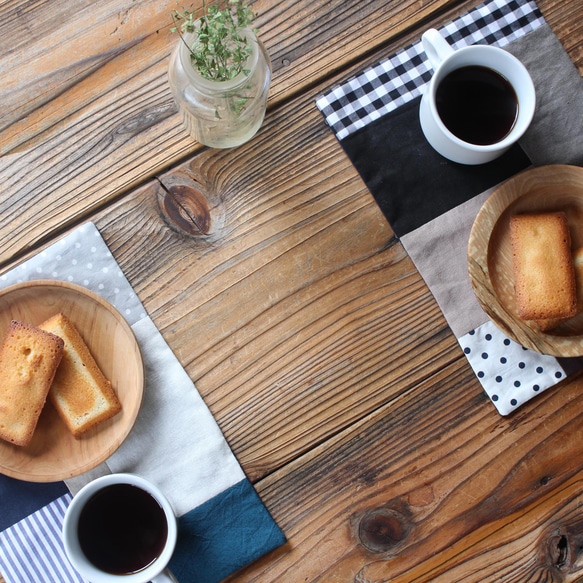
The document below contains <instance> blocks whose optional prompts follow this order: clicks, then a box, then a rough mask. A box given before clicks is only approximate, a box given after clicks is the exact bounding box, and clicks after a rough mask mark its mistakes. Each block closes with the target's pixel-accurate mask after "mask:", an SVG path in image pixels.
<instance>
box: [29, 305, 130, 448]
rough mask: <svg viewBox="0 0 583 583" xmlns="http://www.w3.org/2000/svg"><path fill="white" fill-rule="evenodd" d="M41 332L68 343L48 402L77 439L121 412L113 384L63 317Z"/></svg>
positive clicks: (47, 324)
mask: <svg viewBox="0 0 583 583" xmlns="http://www.w3.org/2000/svg"><path fill="white" fill-rule="evenodd" d="M39 328H42V329H43V330H47V331H48V332H52V333H53V334H56V335H57V336H59V337H61V338H62V339H63V340H64V341H65V349H64V352H63V358H62V360H61V364H60V365H59V368H58V370H57V374H56V375H55V378H54V380H53V385H52V387H51V390H50V392H49V399H50V400H51V402H52V403H53V405H54V406H55V407H56V409H57V411H58V412H59V415H60V416H61V418H62V419H63V421H64V422H65V424H66V425H67V427H68V428H69V430H70V431H71V433H72V434H73V435H74V436H75V437H78V436H79V435H81V434H82V433H85V432H86V431H88V430H89V429H91V428H92V427H95V426H96V425H98V424H99V423H102V422H104V421H106V420H107V419H110V418H111V417H113V416H114V415H116V414H117V413H118V412H119V411H120V410H121V404H120V402H119V400H118V398H117V397H116V395H115V393H114V391H113V389H112V388H111V383H110V382H109V381H108V380H107V379H106V378H105V376H104V375H103V373H102V372H101V370H100V368H99V367H98V365H97V363H96V362H95V359H94V358H93V356H92V355H91V353H90V352H89V349H88V348H87V345H86V344H85V342H84V341H83V338H81V335H80V334H79V332H78V331H77V329H76V328H75V326H74V325H73V324H72V323H71V321H70V320H69V319H68V318H67V317H66V316H65V315H64V314H57V315H55V316H53V317H52V318H49V319H48V320H47V321H46V322H43V323H42V324H41V325H40V326H39Z"/></svg>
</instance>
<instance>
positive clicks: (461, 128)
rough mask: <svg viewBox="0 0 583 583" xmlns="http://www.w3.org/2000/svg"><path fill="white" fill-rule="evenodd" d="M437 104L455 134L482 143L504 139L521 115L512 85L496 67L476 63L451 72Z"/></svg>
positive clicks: (436, 99)
mask: <svg viewBox="0 0 583 583" xmlns="http://www.w3.org/2000/svg"><path fill="white" fill-rule="evenodd" d="M435 105H436V107H437V113H438V114H439V117H440V118H441V121H443V123H444V125H445V127H446V128H447V129H448V130H449V131H450V132H451V133H452V134H453V135H454V136H456V137H458V138H459V139H460V140H463V141H464V142H468V143H470V144H477V145H480V146H485V145H490V144H495V143H497V142H500V141H502V140H503V139H504V138H505V137H506V136H507V135H508V134H509V133H510V132H511V131H512V128H513V127H514V124H515V122H516V119H517V117H518V99H517V97H516V93H515V91H514V88H513V87H512V85H511V84H510V83H509V82H508V80H507V79H506V78H505V77H504V76H502V75H501V74H500V73H498V72H497V71H494V70H493V69H490V68H488V67H483V66H477V65H476V66H474V65H471V66H466V67H460V68H459V69H454V70H453V71H451V72H450V73H448V74H447V75H446V76H445V77H444V78H443V79H442V80H441V82H440V83H439V85H438V86H437V90H436V93H435Z"/></svg>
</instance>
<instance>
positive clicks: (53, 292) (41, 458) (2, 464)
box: [0, 281, 144, 482]
mask: <svg viewBox="0 0 583 583" xmlns="http://www.w3.org/2000/svg"><path fill="white" fill-rule="evenodd" d="M58 312H63V313H64V314H65V315H66V316H68V317H69V319H70V320H71V321H72V322H73V324H75V326H76V328H77V329H78V331H79V333H80V334H81V336H82V337H83V339H84V340H85V342H86V344H87V346H88V347H89V350H90V351H91V353H92V355H93V357H94V358H95V360H96V362H97V364H98V365H99V367H100V368H101V370H102V371H103V374H104V375H105V376H106V378H108V379H109V380H110V381H111V384H112V386H113V389H114V391H115V392H116V394H117V396H118V398H119V400H120V402H121V405H122V410H121V412H120V413H118V414H117V415H116V416H115V417H113V418H112V419H110V420H108V421H105V422H104V423H102V424H101V425H99V426H97V427H95V428H93V429H91V430H89V431H88V432H87V433H86V434H84V435H82V436H81V437H79V438H75V437H73V435H72V434H71V433H70V432H69V430H68V429H67V427H66V426H65V424H64V423H63V421H62V420H61V419H60V417H59V415H58V414H57V411H56V409H54V408H53V406H52V405H51V404H50V402H49V401H48V400H47V403H46V404H45V407H44V409H43V412H42V413H41V416H40V418H39V422H38V425H37V427H36V430H35V432H34V435H33V438H32V441H31V442H30V443H29V444H28V446H26V447H19V446H16V445H12V444H10V443H8V442H6V441H3V440H0V472H1V473H3V474H6V475H7V476H11V477H13V478H18V479H21V480H28V481H31V482H53V481H57V480H64V479H66V478H71V477H73V476H77V475H79V474H82V473H83V472H86V471H88V470H91V469H92V468H94V467H95V466H97V465H99V464H100V463H101V462H103V461H105V460H106V459H107V458H108V457H109V456H110V455H111V454H112V453H113V452H114V451H115V450H116V449H117V448H118V447H119V446H120V445H121V443H122V442H123V440H124V439H125V438H126V437H127V435H128V433H129V432H130V430H131V428H132V426H133V425H134V422H135V420H136V418H137V416H138V412H139V409H140V405H141V403H142V396H143V392H144V365H143V361H142V355H141V352H140V347H139V345H138V342H137V340H136V338H135V336H134V333H133V331H132V329H131V328H130V326H129V324H128V323H127V322H126V321H125V319H124V318H123V317H122V316H121V315H120V314H119V312H118V311H117V310H116V309H115V308H113V306H111V305H110V304H109V303H108V302H106V301H105V300H104V299H103V298H101V297H100V296H98V295H97V294H94V293H92V292H90V291H89V290H86V289H85V288H82V287H80V286H77V285H73V284H70V283H65V282H58V281H30V282H26V283H22V284H17V285H13V286H11V287H8V288H6V289H4V290H2V291H0V338H1V337H2V336H3V335H4V333H5V331H6V329H7V328H8V325H9V323H10V321H11V320H20V321H23V322H28V323H30V324H34V325H38V324H41V323H42V322H44V321H45V320H46V319H47V318H49V317H50V316H52V315H54V314H56V313H58Z"/></svg>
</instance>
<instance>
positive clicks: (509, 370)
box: [458, 321, 567, 415]
mask: <svg viewBox="0 0 583 583" xmlns="http://www.w3.org/2000/svg"><path fill="white" fill-rule="evenodd" d="M458 341H459V343H460V346H461V347H462V350H463V351H464V354H465V355H466V358H467V359H468V362H469V363H470V366H471V367H472V369H473V371H474V373H475V374H476V376H477V377H478V379H479V380H480V383H481V384H482V386H483V387H484V390H485V391H486V393H487V394H488V396H489V397H490V399H491V400H492V402H493V403H494V405H495V406H496V408H497V409H498V411H499V412H500V413H501V414H502V415H508V414H509V413H511V412H512V411H514V410H515V409H516V408H517V407H520V405H522V404H524V403H525V402H526V401H528V400H530V399H532V397H534V396H535V395H536V394H537V393H540V392H542V391H544V390H545V389H548V388H549V387H552V386H553V385H555V384H557V383H558V382H560V381H561V380H562V379H564V378H565V377H566V376H567V375H566V373H565V371H564V370H563V368H562V366H561V365H560V364H559V362H558V361H557V359H556V358H554V357H552V356H546V355H544V354H539V353H538V352H533V351H532V350H527V349H526V348H524V347H523V346H521V345H520V344H518V343H516V342H514V341H513V340H511V339H510V338H508V337H507V336H506V335H505V334H503V333H502V332H501V331H500V330H498V328H496V326H494V324H493V323H492V322H490V321H488V322H486V323H485V324H483V325H482V326H480V327H479V328H476V329H475V330H472V331H471V332H469V333H468V334H466V335H465V336H462V337H461V338H459V339H458Z"/></svg>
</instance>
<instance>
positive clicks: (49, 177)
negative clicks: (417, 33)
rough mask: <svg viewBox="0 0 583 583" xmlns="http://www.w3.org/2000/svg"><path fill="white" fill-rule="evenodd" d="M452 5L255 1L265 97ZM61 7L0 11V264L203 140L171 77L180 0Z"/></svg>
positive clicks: (10, 6)
mask: <svg viewBox="0 0 583 583" xmlns="http://www.w3.org/2000/svg"><path fill="white" fill-rule="evenodd" d="M449 2H451V0H433V1H432V2H425V3H422V4H420V3H419V2H417V1H415V0H405V1H401V0H399V1H397V0H389V1H387V0H374V1H373V2H366V3H362V2H358V1H357V0H351V1H350V2H344V1H340V0H337V1H335V2H332V3H331V2H329V1H328V0H326V1H324V0H318V2H313V1H311V0H302V1H301V2H284V3H282V2H278V1H276V0H269V1H268V0H261V1H258V2H255V3H254V4H253V6H254V8H255V9H256V10H257V12H258V13H259V18H258V20H257V27H258V28H259V31H260V36H261V38H262V39H263V40H264V41H265V44H266V46H267V49H268V51H269V52H271V53H272V54H273V60H274V76H273V84H272V89H271V101H270V103H271V104H272V105H271V106H273V104H276V103H279V102H281V101H282V100H285V99H288V98H290V97H291V96H292V95H293V94H294V93H295V92H299V91H301V90H302V89H304V88H306V87H308V86H310V85H312V84H314V83H317V82H318V81H319V80H321V79H323V78H325V77H326V76H328V75H330V74H331V73H332V72H334V71H335V70H337V69H338V67H340V66H342V65H343V64H344V63H346V62H348V61H349V60H353V61H356V60H358V59H359V57H361V56H362V55H365V54H367V53H368V52H370V51H372V50H374V49H375V48H376V47H377V46H378V44H379V42H384V41H385V40H386V39H388V38H390V37H391V36H394V35H396V34H399V33H401V32H402V31H403V30H404V29H405V27H407V26H413V24H414V23H415V22H416V21H417V19H418V18H419V17H420V16H423V15H428V14H429V13H430V12H431V11H432V10H436V9H440V8H441V7H442V6H444V5H447V4H448V3H449ZM66 6H69V5H67V4H63V5H61V7H60V9H59V10H58V11H57V12H56V13H55V15H54V17H53V12H52V10H53V7H52V3H51V5H50V6H49V5H48V4H47V3H39V4H34V5H32V6H31V5H30V3H28V2H21V1H18V0H14V1H12V2H9V3H6V4H5V5H4V6H3V12H2V13H0V16H1V17H2V18H0V38H2V39H4V40H3V44H2V48H1V49H0V56H2V57H3V68H2V72H0V86H2V87H3V88H4V87H5V88H6V89H3V92H6V103H7V106H6V111H5V112H3V116H4V121H3V122H0V124H1V125H2V126H6V124H10V125H7V127H5V128H4V130H3V131H1V132H0V153H1V154H4V155H3V156H2V157H1V158H0V185H1V189H2V195H1V198H0V215H1V216H2V218H3V220H4V221H6V222H10V224H11V229H10V232H9V234H8V233H7V232H3V233H0V262H3V261H7V260H9V259H10V257H13V256H15V255H17V254H18V253H21V252H23V251H25V250H26V249H27V248H29V247H30V246H32V245H34V244H35V243H38V242H39V241H42V240H43V239H45V238H46V237H49V236H50V235H51V234H52V233H54V232H56V231H58V230H59V229H60V228H62V227H63V226H64V225H65V226H66V225H69V224H72V223H73V222H74V221H76V220H78V219H79V218H80V217H83V216H86V215H87V214H88V213H90V212H92V210H94V209H96V208H97V207H99V206H101V205H105V204H107V202H108V201H111V200H112V199H114V198H116V197H118V196H120V195H121V194H123V193H124V192H126V191H127V190H128V189H130V188H132V187H135V186H137V185H138V184H140V183H142V182H143V181H144V180H146V179H147V178H149V177H152V176H153V175H154V174H155V173H156V172H159V171H161V170H162V169H164V168H167V167H169V166H170V165H172V164H174V163H176V162H177V161H178V160H179V159H180V158H182V157H184V156H186V155H187V154H190V153H192V152H194V151H195V150H196V149H197V147H198V146H197V145H196V144H195V143H193V142H192V140H191V139H190V138H189V137H188V136H187V134H186V133H185V132H184V130H183V129H182V128H181V126H180V122H179V117H178V114H177V113H176V109H175V106H174V103H173V101H172V99H171V96H170V90H169V87H168V84H167V79H166V76H167V68H168V58H169V54H170V51H171V49H172V47H173V46H174V45H175V43H176V42H177V39H176V38H175V36H174V35H172V34H171V33H170V32H169V28H170V25H169V24H168V22H169V20H168V17H167V15H168V14H169V11H170V8H171V7H175V6H176V4H175V2H174V1H171V0H165V1H164V2H153V1H152V0H149V1H148V2H140V3H139V4H137V3H134V2H132V1H131V0H100V1H99V2H95V3H87V2H86V3H83V4H81V5H80V7H79V8H78V9H77V8H76V9H75V11H72V10H71V9H70V7H69V9H67V8H66ZM71 12H73V13H71ZM363 21H365V22H366V27H365V32H362V28H363V26H362V23H363ZM324 24H326V26H325V27H324ZM318 27H324V29H325V30H320V29H319V28H318ZM19 30H23V31H29V32H30V34H29V35H24V37H25V38H26V39H27V42H23V41H21V40H18V41H12V40H10V42H9V39H14V38H18V39H20V38H22V37H21V36H19V35H16V34H15V32H17V31H19ZM317 30H320V32H316V31H317ZM41 31H42V34H41ZM342 55H344V56H342ZM288 61H289V64H288ZM5 62H6V66H4V63H5Z"/></svg>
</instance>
